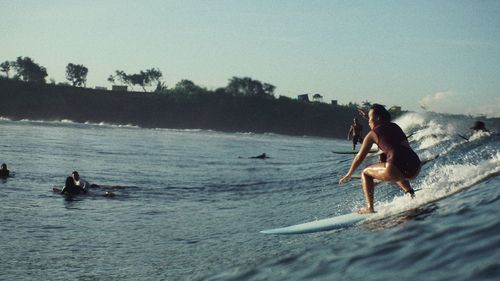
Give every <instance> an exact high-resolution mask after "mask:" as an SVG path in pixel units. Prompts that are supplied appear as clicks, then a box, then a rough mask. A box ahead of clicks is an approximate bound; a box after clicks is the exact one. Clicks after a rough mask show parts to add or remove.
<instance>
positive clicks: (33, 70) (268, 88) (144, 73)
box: [0, 56, 400, 114]
mask: <svg viewBox="0 0 500 281" xmlns="http://www.w3.org/2000/svg"><path fill="white" fill-rule="evenodd" d="M0 72H4V73H5V76H6V77H7V78H8V79H14V80H20V81H25V82H32V83H41V84H45V83H46V81H45V79H46V77H47V76H48V73H47V69H46V68H45V67H43V66H41V65H39V64H37V63H36V62H35V61H34V60H33V59H31V58H30V57H21V56H20V57H17V59H16V60H14V61H4V62H2V63H0ZM88 72H89V70H88V68H87V67H85V66H84V65H82V64H75V63H68V65H67V66H66V80H68V81H69V83H59V84H58V85H71V86H73V87H86V83H87V75H88ZM11 74H13V75H12V78H11ZM162 78H163V73H162V72H161V70H160V69H158V68H154V67H153V68H150V69H146V70H140V71H139V72H138V73H132V74H129V73H126V72H125V71H123V70H116V71H115V73H114V74H111V75H110V76H109V77H108V79H107V80H108V82H110V83H112V84H113V85H115V84H117V83H119V84H121V85H127V86H130V87H131V88H133V87H134V86H136V87H141V88H142V89H143V91H144V92H148V90H147V89H146V87H150V88H151V87H152V88H153V89H152V90H151V91H150V92H151V93H158V94H170V95H173V96H177V97H178V98H180V99H181V96H183V95H185V96H187V98H194V97H198V98H199V96H200V95H207V96H213V94H219V95H220V94H224V95H225V96H234V97H256V98H259V99H260V98H264V99H276V98H275V96H274V91H275V89H276V87H275V86H274V85H272V84H269V83H265V82H261V81H259V80H255V79H252V78H250V77H236V76H235V77H232V78H230V79H229V81H228V84H227V85H226V86H225V87H221V88H217V89H215V90H209V89H207V88H205V87H201V86H199V85H196V84H195V83H194V82H193V81H191V80H188V79H182V80H181V81H179V82H178V83H177V84H175V86H174V87H173V88H171V89H170V88H168V87H167V85H166V84H165V82H164V81H163V80H162ZM51 83H52V84H55V81H53V80H52V81H51ZM279 98H280V99H287V97H279ZM370 105H371V102H369V101H363V102H362V104H361V105H358V104H357V103H351V102H349V104H347V105H345V107H348V108H369V107H370ZM337 107H339V106H337ZM395 113H396V112H395ZM399 113H400V112H397V113H396V114H399Z"/></svg>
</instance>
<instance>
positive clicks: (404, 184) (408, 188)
mask: <svg viewBox="0 0 500 281" xmlns="http://www.w3.org/2000/svg"><path fill="white" fill-rule="evenodd" d="M396 183H397V184H398V185H399V187H401V189H402V190H403V191H404V192H405V193H409V194H410V195H411V198H414V197H415V191H414V190H413V188H411V185H410V182H409V181H408V180H402V181H398V182H396Z"/></svg>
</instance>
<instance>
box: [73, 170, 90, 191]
mask: <svg viewBox="0 0 500 281" xmlns="http://www.w3.org/2000/svg"><path fill="white" fill-rule="evenodd" d="M71 177H72V178H73V182H74V184H75V186H77V187H79V188H81V189H82V190H83V191H84V192H87V190H88V189H89V188H90V183H89V182H88V181H86V180H84V179H82V178H80V175H79V174H78V172H77V171H73V173H71Z"/></svg>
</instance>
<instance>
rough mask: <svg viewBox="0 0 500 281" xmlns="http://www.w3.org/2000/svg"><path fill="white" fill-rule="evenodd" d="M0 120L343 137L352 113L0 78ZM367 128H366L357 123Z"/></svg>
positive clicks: (263, 100)
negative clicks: (66, 121)
mask: <svg viewBox="0 0 500 281" xmlns="http://www.w3.org/2000/svg"><path fill="white" fill-rule="evenodd" d="M0 98H1V100H2V102H1V103H0V116H2V117H7V118H11V119H14V120H17V119H32V120H62V119H68V120H72V121H75V122H87V121H88V122H95V123H99V122H106V123H111V124H124V125H125V124H133V125H137V126H140V127H144V128H173V129H206V130H217V131H226V132H255V133H264V132H272V133H278V134H286V135H309V136H321V137H336V138H345V137H346V135H347V131H348V129H349V126H350V123H351V121H352V118H353V117H356V116H357V111H356V108H354V107H347V106H337V105H330V104H325V103H308V102H300V101H297V100H293V99H290V98H283V97H280V98H278V99H276V98H274V97H249V96H233V95H230V94H227V93H224V92H223V91H213V92H208V93H193V94H179V93H174V92H171V93H169V92H167V93H161V94H159V93H144V92H126V91H109V90H94V89H88V88H78V87H72V86H61V85H52V84H37V83H27V82H22V81H16V80H9V79H0ZM363 125H364V126H365V128H367V125H366V123H364V124H363Z"/></svg>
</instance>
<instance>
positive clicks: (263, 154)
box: [250, 153, 269, 159]
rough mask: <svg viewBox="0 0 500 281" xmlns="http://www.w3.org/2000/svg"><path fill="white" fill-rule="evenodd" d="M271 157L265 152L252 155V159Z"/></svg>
mask: <svg viewBox="0 0 500 281" xmlns="http://www.w3.org/2000/svg"><path fill="white" fill-rule="evenodd" d="M267 158H269V157H268V156H267V155H266V154H265V153H262V154H261V155H258V156H253V157H250V159H267Z"/></svg>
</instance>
